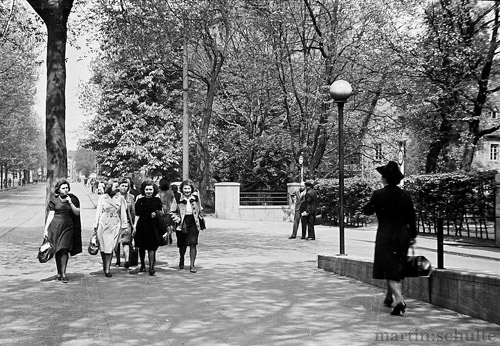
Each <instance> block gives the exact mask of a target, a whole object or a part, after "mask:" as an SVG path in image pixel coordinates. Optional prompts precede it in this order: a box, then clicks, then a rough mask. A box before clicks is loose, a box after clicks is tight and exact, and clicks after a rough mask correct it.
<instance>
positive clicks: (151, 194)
mask: <svg viewBox="0 0 500 346" xmlns="http://www.w3.org/2000/svg"><path fill="white" fill-rule="evenodd" d="M157 194H158V187H157V186H156V184H155V183H153V182H152V181H151V180H146V181H144V182H143V183H142V184H141V195H142V196H141V197H139V198H138V199H137V201H136V202H135V215H136V217H138V218H139V219H138V221H137V226H136V233H135V236H134V240H135V245H136V246H137V247H138V248H139V257H140V259H141V268H140V269H139V270H140V271H141V272H143V271H145V270H146V266H145V264H144V260H145V256H146V250H148V259H149V275H155V269H154V266H155V261H156V250H158V247H159V246H161V245H165V244H166V243H165V240H164V239H163V234H164V233H165V231H166V229H163V228H164V227H165V226H164V225H165V223H164V222H163V217H162V214H163V212H162V204H161V200H160V198H158V197H156V195H157ZM159 216H160V217H159ZM160 219H161V220H160ZM160 222H161V223H160Z"/></svg>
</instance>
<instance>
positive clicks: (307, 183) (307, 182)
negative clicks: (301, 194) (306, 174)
mask: <svg viewBox="0 0 500 346" xmlns="http://www.w3.org/2000/svg"><path fill="white" fill-rule="evenodd" d="M315 184H316V182H315V181H314V180H312V179H308V180H306V181H305V182H304V185H305V186H314V185H315Z"/></svg>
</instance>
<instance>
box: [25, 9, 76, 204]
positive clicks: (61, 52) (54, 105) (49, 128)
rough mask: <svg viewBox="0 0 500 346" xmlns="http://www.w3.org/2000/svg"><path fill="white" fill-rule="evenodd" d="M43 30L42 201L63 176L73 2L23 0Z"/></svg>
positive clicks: (64, 173)
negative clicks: (44, 153)
mask: <svg viewBox="0 0 500 346" xmlns="http://www.w3.org/2000/svg"><path fill="white" fill-rule="evenodd" d="M27 1H28V3H29V4H30V5H31V7H33V9H34V10H35V11H36V13H38V15H39V16H40V17H41V18H42V19H43V21H44V22H45V25H46V27H47V95H46V103H45V107H46V109H45V119H46V128H45V135H46V139H45V145H46V148H47V193H46V200H47V204H48V200H49V198H50V193H51V192H52V191H53V187H54V185H55V183H56V182H57V180H59V179H62V178H66V176H67V172H68V170H67V165H68V163H67V149H66V133H65V121H66V98H65V89H66V61H65V59H66V41H67V31H68V30H67V22H68V17H69V14H70V12H71V8H72V6H73V0H27Z"/></svg>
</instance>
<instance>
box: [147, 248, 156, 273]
mask: <svg viewBox="0 0 500 346" xmlns="http://www.w3.org/2000/svg"><path fill="white" fill-rule="evenodd" d="M148 258H149V275H155V262H156V250H148Z"/></svg>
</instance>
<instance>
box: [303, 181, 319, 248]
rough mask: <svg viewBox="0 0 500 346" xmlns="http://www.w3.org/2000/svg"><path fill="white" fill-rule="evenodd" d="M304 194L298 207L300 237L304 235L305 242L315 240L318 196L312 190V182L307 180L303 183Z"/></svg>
mask: <svg viewBox="0 0 500 346" xmlns="http://www.w3.org/2000/svg"><path fill="white" fill-rule="evenodd" d="M305 187H306V194H305V197H304V201H303V202H302V203H301V205H300V208H301V209H300V210H301V215H302V219H301V222H302V237H304V236H305V234H306V229H307V238H306V239H307V240H315V239H316V232H315V231H314V221H315V219H316V209H317V205H318V194H317V193H316V191H315V190H314V181H313V180H307V181H306V182H305Z"/></svg>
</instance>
